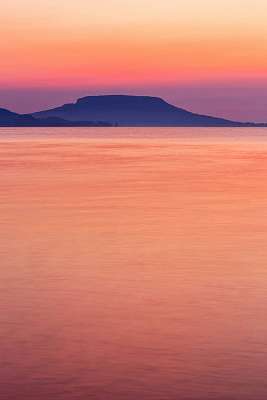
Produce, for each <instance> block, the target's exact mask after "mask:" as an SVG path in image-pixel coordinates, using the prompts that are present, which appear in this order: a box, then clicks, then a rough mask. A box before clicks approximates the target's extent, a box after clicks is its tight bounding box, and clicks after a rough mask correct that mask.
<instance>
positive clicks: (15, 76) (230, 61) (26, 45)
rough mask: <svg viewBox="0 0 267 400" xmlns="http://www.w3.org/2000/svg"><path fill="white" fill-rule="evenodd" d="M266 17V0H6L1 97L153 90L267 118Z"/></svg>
mask: <svg viewBox="0 0 267 400" xmlns="http://www.w3.org/2000/svg"><path fill="white" fill-rule="evenodd" d="M266 17H267V2H266V0H253V2H252V1H251V0H242V1H241V0H224V1H223V2H216V1H214V0H201V1H200V0H187V1H186V2H179V1H177V0H169V1H168V0H166V1H162V0H153V1H152V0H99V1H98V2H95V1H94V2H93V1H87V0H75V2H73V1H66V0H57V1H55V0H39V1H38V7H36V1H34V0H23V1H21V0H10V1H9V2H7V3H5V4H3V5H1V16H0V35H1V38H2V39H4V40H2V41H1V43H0V52H1V63H0V106H2V107H8V108H11V109H13V110H17V111H21V112H28V111H33V110H36V109H41V108H43V107H47V106H54V105H57V104H61V103H62V102H65V101H73V100H75V98H76V97H78V96H82V95H88V94H95V93H98V94H101V93H129V94H131V93H133V94H153V95H159V96H163V97H164V98H166V99H167V100H169V101H172V102H173V103H175V104H177V105H181V106H183V107H187V108H189V109H191V110H193V111H196V112H202V113H209V114H216V115H221V116H224V117H231V118H236V119H242V120H255V121H266V120H267V100H266V97H267V96H266V91H267V25H266Z"/></svg>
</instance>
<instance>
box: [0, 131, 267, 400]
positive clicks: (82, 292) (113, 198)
mask: <svg viewBox="0 0 267 400" xmlns="http://www.w3.org/2000/svg"><path fill="white" fill-rule="evenodd" d="M0 167H1V176H0V188H1V191H0V268H1V269H0V387H1V399H3V400H7V399H8V400H37V399H38V400H49V399H53V400H57V399H58V400H74V399H75V400H76V399H81V400H83V399H92V400H95V399H96V400H137V399H138V400H139V399H140V400H177V399H179V400H189V399H190V400H204V399H205V400H211V399H212V400H213V399H220V400H239V399H240V400H241V399H242V400H252V399H253V400H264V399H266V398H267V380H266V376H267V320H266V312H267V130H264V129H244V128H243V129H237V128H235V129H197V128H194V129H190V128H187V129H181V128H180V129H176V128H171V129H155V128H153V129H148V128H147V129H122V128H117V129H113V128H106V129H102V128H101V129H100V128H98V129H95V128H91V129H88V128H78V129H77V128H67V129H66V128H62V129H61V128H56V129H46V128H42V129H37V128H31V129H22V128H21V129H0Z"/></svg>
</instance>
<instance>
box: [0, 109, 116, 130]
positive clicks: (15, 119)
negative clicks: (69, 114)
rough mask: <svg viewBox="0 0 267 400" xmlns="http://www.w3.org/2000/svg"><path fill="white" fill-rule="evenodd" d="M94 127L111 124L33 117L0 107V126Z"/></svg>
mask: <svg viewBox="0 0 267 400" xmlns="http://www.w3.org/2000/svg"><path fill="white" fill-rule="evenodd" d="M1 126H2V127H23V126H24V127H31V126H32V127H42V126H44V127H52V126H57V127H76V126H85V127H88V126H89V127H90V126H91V127H92V126H93V127H96V126H112V124H110V123H108V122H101V121H99V122H93V121H68V120H64V119H62V118H58V117H47V118H42V119H40V118H34V117H33V116H32V115H28V114H17V113H15V112H12V111H9V110H6V109H5V108H0V127H1Z"/></svg>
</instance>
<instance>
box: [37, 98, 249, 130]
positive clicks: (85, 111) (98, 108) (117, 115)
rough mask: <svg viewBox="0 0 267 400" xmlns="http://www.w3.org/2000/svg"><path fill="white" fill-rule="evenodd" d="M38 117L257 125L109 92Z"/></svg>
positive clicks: (146, 123)
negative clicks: (109, 93)
mask: <svg viewBox="0 0 267 400" xmlns="http://www.w3.org/2000/svg"><path fill="white" fill-rule="evenodd" d="M32 115H33V116H34V117H36V118H47V117H49V118H50V117H58V118H63V119H64V120H68V121H80V120H92V121H98V120H102V121H103V120H104V121H110V122H111V123H112V124H114V125H115V124H117V125H119V126H155V127H156V126H158V127H160V126H166V127H168V126H198V127H209V126H213V127H220V126H222V127H224V126H229V127H235V126H237V127H238V126H256V124H253V123H241V122H236V121H229V120H226V119H222V118H216V117H211V116H207V115H199V114H194V113H192V112H189V111H187V110H184V109H182V108H178V107H175V106H173V105H171V104H169V103H167V102H166V101H164V100H162V99H161V98H158V97H149V96H125V95H106V96H88V97H83V98H81V99H79V100H77V102H76V103H73V104H65V105H63V106H60V107H57V108H53V109H51V110H46V111H40V112H37V113H34V114H32Z"/></svg>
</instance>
